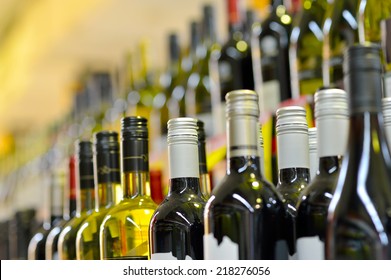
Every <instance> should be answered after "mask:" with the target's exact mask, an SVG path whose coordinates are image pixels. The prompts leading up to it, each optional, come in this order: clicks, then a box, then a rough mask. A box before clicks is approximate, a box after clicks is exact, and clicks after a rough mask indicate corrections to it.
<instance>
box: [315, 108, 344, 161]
mask: <svg viewBox="0 0 391 280" xmlns="http://www.w3.org/2000/svg"><path fill="white" fill-rule="evenodd" d="M316 123H317V134H318V137H317V140H318V142H317V146H318V157H319V158H322V157H332V156H341V155H344V154H345V152H346V146H347V141H348V132H349V118H348V117H347V116H337V115H336V116H334V117H332V116H329V117H322V118H317V120H316Z"/></svg>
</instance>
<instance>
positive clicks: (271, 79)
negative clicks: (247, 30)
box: [251, 0, 292, 113]
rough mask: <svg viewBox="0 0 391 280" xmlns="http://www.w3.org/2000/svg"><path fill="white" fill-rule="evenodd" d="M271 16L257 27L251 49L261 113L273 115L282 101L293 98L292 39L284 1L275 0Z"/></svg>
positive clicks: (272, 2)
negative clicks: (290, 41) (290, 51)
mask: <svg viewBox="0 0 391 280" xmlns="http://www.w3.org/2000/svg"><path fill="white" fill-rule="evenodd" d="M270 7H271V11H270V13H269V16H268V17H267V18H266V19H265V20H263V21H262V22H258V23H255V24H254V28H253V34H252V40H251V50H252V53H253V54H252V59H253V65H254V82H255V88H256V91H257V93H258V94H260V96H262V97H261V99H262V100H261V102H260V105H261V107H260V108H261V111H262V112H270V113H272V112H274V111H275V110H276V109H277V107H278V105H279V104H280V102H281V101H284V100H287V99H290V98H291V97H292V93H291V81H290V73H289V36H290V32H291V26H292V18H291V15H289V13H288V11H287V9H286V7H285V6H284V1H283V0H272V1H271V2H270Z"/></svg>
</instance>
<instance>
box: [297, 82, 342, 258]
mask: <svg viewBox="0 0 391 280" xmlns="http://www.w3.org/2000/svg"><path fill="white" fill-rule="evenodd" d="M315 118H316V124H317V139H318V144H317V146H318V162H319V167H318V170H317V172H316V175H315V177H314V178H313V180H312V181H311V183H310V184H309V186H308V187H307V188H306V189H305V190H304V191H303V192H302V195H301V197H300V200H299V201H298V203H297V219H296V245H297V257H298V259H302V260H303V259H324V257H325V255H324V254H325V252H324V248H325V247H324V246H325V245H324V242H325V236H326V220H327V209H328V207H329V204H330V201H331V198H332V197H333V194H334V190H335V186H336V184H337V179H338V175H339V172H340V169H341V161H342V156H343V155H344V154H345V152H346V145H347V134H348V130H349V119H348V100H347V94H346V92H345V91H343V90H341V89H336V88H330V89H322V90H319V91H317V92H316V93H315Z"/></svg>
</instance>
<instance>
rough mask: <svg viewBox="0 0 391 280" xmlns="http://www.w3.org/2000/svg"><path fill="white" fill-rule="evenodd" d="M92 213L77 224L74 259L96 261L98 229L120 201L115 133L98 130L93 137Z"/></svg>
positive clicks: (97, 258) (97, 254)
mask: <svg viewBox="0 0 391 280" xmlns="http://www.w3.org/2000/svg"><path fill="white" fill-rule="evenodd" d="M93 150H94V168H95V172H94V175H95V177H96V178H95V182H96V184H95V211H94V212H93V213H91V214H90V215H89V216H88V217H87V218H86V219H85V220H84V221H83V222H82V223H81V225H80V229H79V230H78V232H77V235H76V258H77V259H78V260H99V259H100V250H99V228H100V225H101V223H102V221H103V219H104V217H105V216H106V214H107V212H108V211H110V209H112V208H113V207H114V206H115V205H116V204H118V202H119V201H120V200H121V198H122V186H121V176H120V160H119V143H118V133H117V132H115V131H100V132H97V133H96V134H95V135H94V147H93Z"/></svg>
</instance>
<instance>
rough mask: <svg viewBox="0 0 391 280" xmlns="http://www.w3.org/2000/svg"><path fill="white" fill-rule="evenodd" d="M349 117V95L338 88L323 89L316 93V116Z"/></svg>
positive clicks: (317, 117)
mask: <svg viewBox="0 0 391 280" xmlns="http://www.w3.org/2000/svg"><path fill="white" fill-rule="evenodd" d="M328 116H330V117H333V118H335V117H340V116H342V117H349V108H348V95H347V93H346V91H344V90H342V89H338V88H328V89H321V90H318V91H317V92H316V93H315V118H316V119H319V118H322V117H328Z"/></svg>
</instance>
